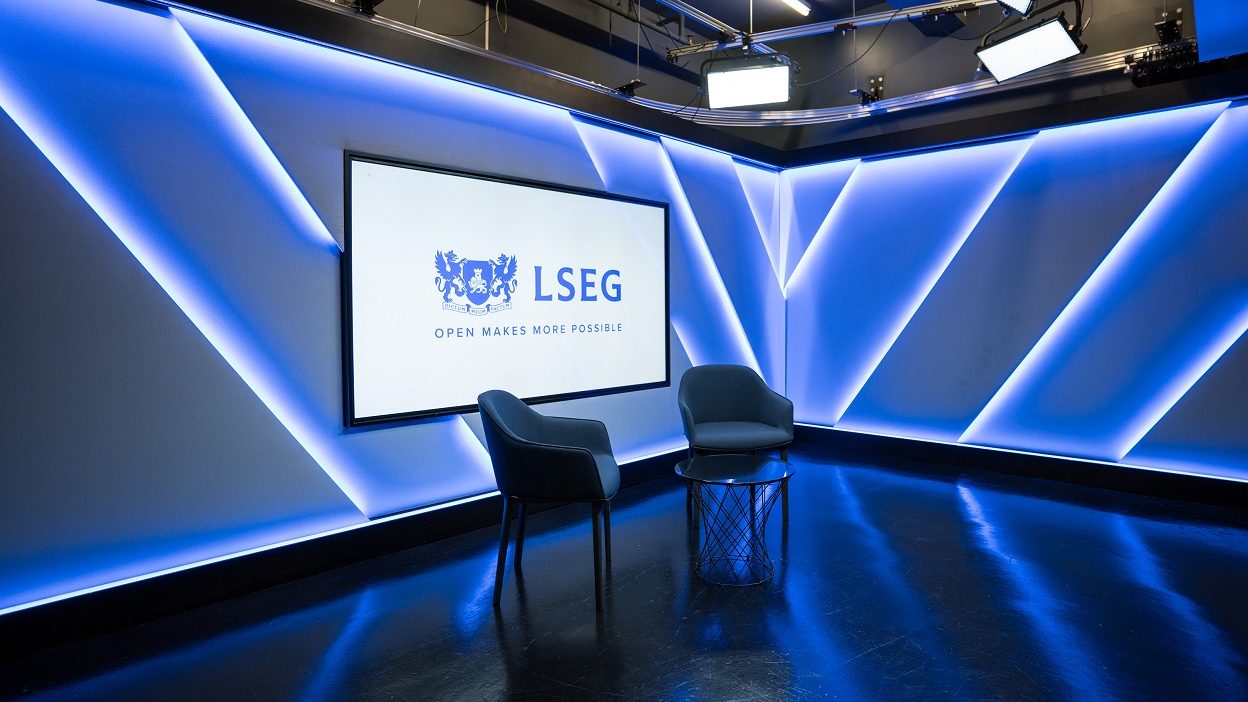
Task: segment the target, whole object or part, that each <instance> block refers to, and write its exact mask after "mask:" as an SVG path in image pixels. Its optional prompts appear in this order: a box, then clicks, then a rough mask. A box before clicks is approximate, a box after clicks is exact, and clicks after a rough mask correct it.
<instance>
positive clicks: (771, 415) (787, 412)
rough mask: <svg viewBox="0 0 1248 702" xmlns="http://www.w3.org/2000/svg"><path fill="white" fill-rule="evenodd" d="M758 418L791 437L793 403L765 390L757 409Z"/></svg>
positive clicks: (772, 391)
mask: <svg viewBox="0 0 1248 702" xmlns="http://www.w3.org/2000/svg"><path fill="white" fill-rule="evenodd" d="M758 411H759V415H760V416H759V418H760V419H761V420H762V421H764V422H766V423H767V424H770V425H771V426H773V427H780V428H781V429H783V430H785V431H787V432H788V433H789V436H792V435H793V401H792V400H790V399H789V398H787V397H785V396H784V395H781V394H780V393H778V392H776V391H775V390H772V389H771V388H767V392H766V393H764V394H763V400H762V403H761V404H760V406H759V408H758Z"/></svg>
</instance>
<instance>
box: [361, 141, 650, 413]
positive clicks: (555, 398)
mask: <svg viewBox="0 0 1248 702" xmlns="http://www.w3.org/2000/svg"><path fill="white" fill-rule="evenodd" d="M355 162H364V163H375V164H379V165H384V166H395V167H399V168H409V169H412V170H418V171H426V172H430V173H439V174H442V175H448V176H454V177H459V178H472V179H475V180H486V181H492V182H496V183H503V184H506V185H515V186H520V187H528V188H537V189H539V190H550V191H554V192H560V193H567V194H571V195H581V196H586V197H594V198H599V199H603V200H614V201H617V202H627V203H631V204H637V205H647V206H651V207H657V208H659V209H661V210H662V211H663V316H664V322H665V324H664V337H663V338H664V344H663V354H664V379H663V380H662V381H656V382H652V383H641V384H636V385H621V386H615V387H610V388H596V389H594V390H583V391H579V392H570V393H558V394H552V395H535V396H530V397H522V398H521V399H522V400H524V401H525V402H526V403H528V404H542V403H547V402H562V401H564V400H576V399H581V398H586V397H601V396H604V395H618V394H620V393H626V392H637V391H639V390H652V389H656V388H667V387H671V385H672V286H671V262H672V253H671V232H672V228H671V205H670V203H667V202H663V201H659V200H646V199H643V198H637V197H629V196H627V195H618V194H615V193H609V192H605V191H601V190H592V189H589V188H579V187H575V186H570V185H563V184H559V183H549V182H545V181H540V180H531V179H527V178H520V177H516V176H509V175H500V174H496V173H484V172H481V171H472V170H467V169H459V168H450V167H447V166H442V165H436V164H430V163H421V162H418V161H410V160H405V159H400V158H393V157H388V156H378V155H376V154H369V153H363V152H359V151H352V150H349V149H348V150H344V151H343V156H342V163H343V250H342V255H341V256H340V258H339V261H340V265H339V268H340V275H339V279H340V283H341V304H340V307H341V311H342V379H343V385H342V388H343V423H344V424H345V425H346V426H347V427H348V428H353V427H369V426H377V425H382V424H396V423H400V422H408V421H412V420H418V419H428V418H431V417H443V416H448V415H456V414H467V413H471V412H476V411H477V409H478V408H477V405H476V404H471V405H457V406H453V407H439V408H435V409H429V410H417V411H411V412H396V413H392V414H385V415H375V416H368V417H357V416H355V414H356V413H355V359H354V345H353V339H352V335H353V324H352V305H353V301H352V295H351V289H352V287H351V275H352V273H351V213H352V209H351V187H352V186H351V165H352V164H353V163H355Z"/></svg>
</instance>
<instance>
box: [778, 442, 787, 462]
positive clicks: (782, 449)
mask: <svg viewBox="0 0 1248 702" xmlns="http://www.w3.org/2000/svg"><path fill="white" fill-rule="evenodd" d="M780 460H782V461H786V462H787V461H788V460H789V447H788V446H781V447H780Z"/></svg>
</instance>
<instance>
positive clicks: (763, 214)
mask: <svg viewBox="0 0 1248 702" xmlns="http://www.w3.org/2000/svg"><path fill="white" fill-rule="evenodd" d="M733 165H734V166H735V167H736V170H737V178H738V180H739V181H740V182H741V189H742V190H743V191H744V192H745V198H746V200H747V201H748V202H749V204H750V210H751V211H752V213H753V215H754V222H755V223H756V224H757V226H758V233H759V235H760V236H761V237H762V239H763V248H764V249H765V250H766V252H767V258H768V259H769V260H770V261H771V267H772V270H773V271H774V272H775V274H776V280H777V284H778V285H780V286H781V288H783V282H782V281H783V280H784V274H783V272H782V268H781V266H782V265H783V263H784V262H783V260H782V259H781V257H780V256H781V251H780V214H781V208H780V177H781V173H782V171H773V170H771V169H770V168H763V167H761V166H755V165H753V164H749V163H745V162H743V161H737V160H735V159H734V161H733Z"/></svg>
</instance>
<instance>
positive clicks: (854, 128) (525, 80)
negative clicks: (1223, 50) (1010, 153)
mask: <svg viewBox="0 0 1248 702" xmlns="http://www.w3.org/2000/svg"><path fill="white" fill-rule="evenodd" d="M459 1H460V2H471V1H472V0H459ZM525 1H526V2H536V0H525ZM766 1H767V2H768V3H770V5H769V7H771V10H773V11H774V12H773V14H774V15H775V16H782V15H781V13H780V12H779V11H778V10H777V8H776V7H775V5H779V4H780V0H774V2H773V0H766ZM1113 1H1114V0H1097V2H1096V4H1097V5H1106V6H1109V7H1111V8H1112V7H1113V5H1112V4H1111V3H1112V2H1113ZM1121 1H1123V2H1135V0H1121ZM183 2H185V3H186V4H190V5H194V6H199V7H202V8H203V9H205V10H208V11H211V12H215V13H219V14H223V15H226V16H232V17H236V18H238V19H241V20H243V21H246V22H250V23H253V24H257V25H260V26H268V27H272V28H274V29H277V30H280V31H283V32H286V33H289V34H293V35H297V36H306V37H309V38H311V39H314V40H317V41H320V42H324V43H327V44H330V45H338V46H344V47H347V48H351V49H354V50H357V51H360V52H362V53H366V54H372V55H377V56H381V57H385V58H388V59H391V60H395V61H397V62H400V63H406V64H409V65H412V66H416V67H421V68H425V69H428V70H432V71H435V72H438V73H443V74H447V75H454V76H458V77H462V78H464V79H466V80H469V81H472V82H476V83H480V84H484V85H490V86H494V87H497V88H500V89H503V90H506V91H509V92H514V93H517V94H521V95H528V96H531V97H534V98H536V99H539V100H542V101H545V102H549V103H552V104H557V105H560V106H563V107H567V108H569V109H572V110H575V111H578V112H581V113H584V114H588V115H593V116H598V117H600V118H603V119H605V120H608V121H611V122H614V123H617V124H624V125H631V126H635V127H637V128H639V129H641V130H644V131H649V132H654V133H660V134H665V135H670V136H673V137H676V138H680V139H685V140H688V141H692V142H695V143H701V144H704V145H707V146H710V147H712V148H716V149H720V150H723V151H727V152H729V153H733V154H736V155H738V156H741V157H743V158H746V159H750V160H754V161H759V162H762V163H765V164H769V165H773V166H778V167H788V166H795V165H803V164H807V163H815V162H821V161H827V160H832V159H835V158H845V157H852V156H868V155H872V154H880V153H887V152H892V151H899V150H909V149H919V148H926V147H930V146H934V145H938V144H944V143H950V142H961V141H968V140H975V139H983V138H992V137H997V136H1002V135H1006V134H1014V133H1019V132H1026V131H1031V130H1036V129H1041V128H1045V127H1049V126H1054V125H1058V124H1065V123H1070V122H1075V121H1085V120H1090V119H1099V118H1104V117H1109V116H1114V115H1119V114H1126V113H1131V112H1137V111H1142V110H1149V109H1159V108H1163V107H1169V106H1174V105H1181V104H1186V103H1190V102H1196V101H1201V100H1213V99H1221V98H1225V97H1231V96H1240V95H1244V94H1248V70H1246V69H1237V70H1229V71H1225V72H1222V73H1218V74H1215V75H1209V76H1205V77H1203V78H1198V79H1194V80H1187V81H1180V82H1176V83H1169V84H1165V85H1159V86H1153V87H1151V88H1134V87H1133V86H1131V84H1130V81H1129V80H1127V79H1126V77H1125V76H1123V75H1122V74H1119V73H1117V72H1114V73H1113V74H1111V75H1108V76H1104V77H1100V78H1096V79H1083V80H1079V81H1068V82H1064V83H1062V84H1060V86H1057V87H1053V86H1048V87H1042V88H1032V89H1025V90H1016V91H1011V92H1007V93H1003V94H996V95H994V96H991V97H981V98H978V99H971V100H962V101H957V102H953V103H942V104H941V105H939V106H932V107H927V108H920V109H915V110H909V111H903V112H897V113H894V114H889V115H879V116H874V117H870V118H864V119H856V120H852V121H850V122H840V123H835V124H822V125H811V126H802V127H757V128H734V129H719V128H712V127H707V126H703V125H699V124H694V123H691V122H689V121H687V120H685V119H681V118H679V117H673V116H671V115H668V114H665V113H662V112H658V111H655V110H651V109H648V108H645V107H642V106H639V105H636V104H633V103H630V102H629V101H627V100H625V99H623V98H621V97H617V96H613V95H607V94H603V93H601V92H597V91H591V90H587V89H584V88H580V87H577V86H575V85H572V84H569V83H566V82H564V81H561V80H558V79H556V78H551V77H548V76H546V75H543V74H541V73H535V72H533V71H530V70H527V69H524V68H522V67H519V66H516V65H514V64H511V63H508V62H505V61H498V60H494V59H493V58H491V57H490V56H482V55H479V54H473V53H467V52H464V51H461V50H459V49H455V48H453V47H449V46H445V45H442V44H439V43H435V42H430V41H426V40H421V39H420V38H418V37H413V36H411V35H408V34H402V33H399V32H396V31H394V30H393V29H390V28H388V27H386V26H384V25H381V24H378V23H376V22H372V21H369V20H368V19H367V18H365V17H363V16H359V15H355V14H351V13H343V12H337V11H334V10H333V9H328V8H326V7H324V6H319V5H316V4H310V3H307V2H303V1H301V0H249V1H247V2H238V1H237V0H183ZM424 2H425V3H430V0H424ZM696 2H697V5H698V6H700V7H702V8H703V9H705V10H706V11H708V12H714V13H718V14H720V15H722V16H721V17H720V19H724V20H725V21H731V20H730V19H729V18H730V17H731V14H730V13H729V12H727V10H728V7H729V5H730V4H737V3H738V2H739V0H696ZM713 3H719V4H722V5H723V7H722V8H718V9H714V10H712V8H714V7H716V6H715V5H714V4H713ZM849 4H850V0H823V2H822V4H821V7H823V8H824V9H828V10H829V11H836V10H838V9H843V6H846V5H849ZM862 4H864V5H865V4H866V3H862ZM899 4H904V3H902V2H901V0H899ZM909 4H915V3H914V2H909ZM760 5H761V0H760ZM477 7H478V10H479V9H480V5H477ZM887 7H891V6H889V5H887V4H884V3H875V5H874V6H873V7H872V6H869V5H868V7H867V10H863V9H862V8H861V7H860V8H859V12H860V13H861V12H864V11H871V10H872V9H874V10H878V9H881V8H884V9H887ZM758 9H759V8H758V7H756V8H755V11H756V12H758ZM780 9H784V10H785V11H787V12H789V14H795V13H792V11H791V10H788V9H787V8H786V7H783V6H781V8H780ZM747 11H748V10H747ZM812 14H813V13H812ZM589 19H592V17H590V18H589ZM757 21H758V20H757V17H756V25H757ZM1105 24H1106V25H1110V23H1109V22H1108V21H1107V22H1105ZM1128 29H1129V31H1127V32H1126V38H1125V39H1123V38H1122V37H1118V40H1119V41H1136V40H1138V32H1137V34H1136V35H1133V34H1132V32H1136V29H1135V28H1128ZM1151 29H1152V28H1151V23H1148V25H1147V27H1146V30H1147V32H1149V33H1151ZM1107 36H1111V38H1112V34H1108V33H1107ZM1144 36H1145V37H1147V33H1146V34H1144ZM801 41H805V42H807V46H806V47H805V48H806V49H807V50H811V49H813V50H814V51H815V52H817V51H818V46H819V45H818V44H817V43H816V42H815V41H814V40H813V39H808V40H801ZM906 41H909V42H910V44H909V45H908V48H907V45H906ZM930 41H931V40H930V39H929V38H924V37H923V36H922V33H921V32H918V31H917V30H915V31H914V32H913V33H910V32H909V31H908V28H906V32H905V33H903V32H902V31H898V32H897V35H896V37H895V38H894V42H895V46H894V52H905V51H910V50H916V49H917V54H915V55H911V56H902V55H890V54H889V52H887V51H881V52H880V56H879V57H878V59H879V60H880V61H882V62H883V61H892V62H894V63H892V64H884V65H885V66H886V67H888V68H889V70H897V69H896V66H897V65H899V62H900V63H904V61H903V59H908V60H910V61H912V62H915V64H916V65H922V64H923V63H924V62H928V63H930V62H932V56H933V55H934V54H933V53H932V46H933V44H931V43H930ZM1107 41H1108V40H1107ZM786 44H787V45H790V46H793V47H795V48H801V47H800V45H799V42H786ZM578 46H581V45H578ZM936 46H940V47H941V48H942V49H943V48H947V49H951V50H953V51H954V52H957V51H958V50H959V49H960V48H961V47H958V46H954V45H952V44H951V42H950V41H949V40H944V43H943V44H937V45H936ZM525 47H527V45H525ZM525 47H522V48H525ZM630 48H632V49H634V50H635V46H633V47H630ZM566 50H570V51H592V50H591V49H588V48H585V49H579V48H577V49H566ZM924 52H926V55H925V53H924ZM795 53H796V51H795ZM829 53H831V52H829ZM955 55H960V54H956V53H955ZM583 58H584V57H582V56H577V57H573V59H574V60H581V59H583ZM530 60H531V59H530ZM840 60H841V57H837V56H832V57H830V58H828V60H827V61H825V62H824V63H826V64H827V65H833V66H834V65H837V62H838V61H840ZM534 62H535V63H537V62H536V61H534ZM809 63H810V65H808V66H807V67H806V69H807V70H812V71H817V70H820V69H821V68H823V66H821V65H819V61H817V60H810V61H809ZM864 63H866V62H865V61H864ZM627 68H628V69H629V70H630V71H631V70H633V69H632V67H631V66H627ZM901 78H902V76H901V75H900V74H899V75H898V80H895V81H892V82H893V83H898V82H901V83H904V80H902V79H901ZM599 82H600V83H603V84H606V83H605V81H599ZM621 82H622V81H621ZM677 82H678V83H680V84H684V85H688V83H685V82H683V81H677Z"/></svg>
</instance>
